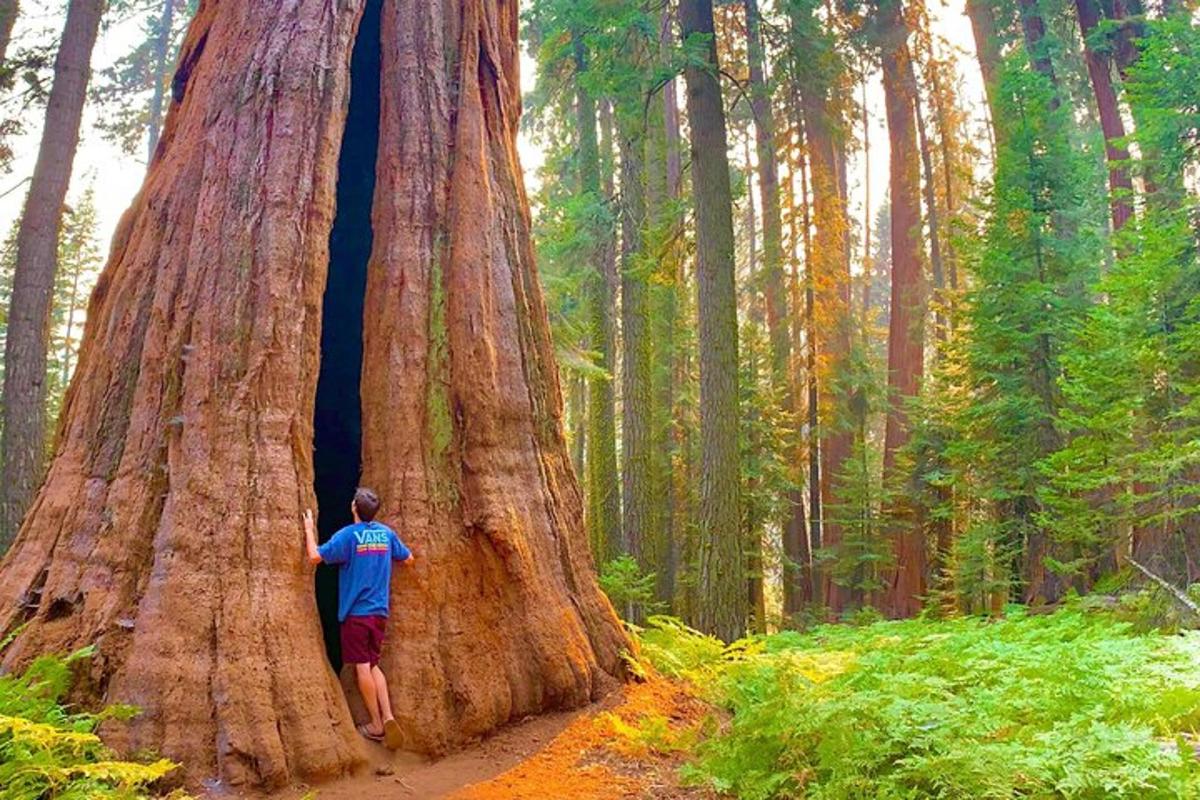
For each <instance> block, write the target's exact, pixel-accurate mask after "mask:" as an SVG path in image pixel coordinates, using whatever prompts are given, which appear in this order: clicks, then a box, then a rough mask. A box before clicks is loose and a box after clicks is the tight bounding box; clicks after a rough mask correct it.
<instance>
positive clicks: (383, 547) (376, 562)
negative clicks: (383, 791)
mask: <svg viewBox="0 0 1200 800" xmlns="http://www.w3.org/2000/svg"><path fill="white" fill-rule="evenodd" d="M378 511H379V497H378V496H377V495H376V494H375V492H373V491H371V490H370V489H366V488H359V489H358V490H357V491H355V493H354V500H353V501H352V502H351V503H350V513H351V514H353V515H354V524H353V525H348V526H346V527H345V528H342V529H341V530H340V531H338V532H337V533H335V534H334V535H333V536H332V538H330V540H329V541H327V542H326V543H325V544H323V545H321V546H319V547H318V546H317V535H316V531H315V530H314V528H313V515H312V511H305V512H304V538H305V543H306V544H307V546H308V560H309V561H310V562H311V563H313V564H319V563H321V562H322V561H323V562H325V563H326V564H336V565H337V566H338V622H339V623H340V624H341V638H342V660H343V661H345V662H346V663H347V664H353V665H354V675H355V677H356V678H357V679H358V690H359V692H361V693H362V699H363V703H364V704H366V707H367V712H368V713H369V714H370V715H371V721H370V722H368V723H367V724H365V725H359V726H358V732H359V733H361V734H362V735H363V736H365V737H367V738H368V739H370V740H371V741H373V742H384V744H386V745H387V747H388V748H389V749H392V750H396V749H398V748H399V747H400V738H401V737H400V726H399V725H398V724H397V723H396V718H395V717H393V716H392V702H391V699H390V698H389V697H388V687H387V679H386V678H385V677H384V676H383V670H381V669H379V655H380V652H381V651H382V649H383V634H384V629H385V628H386V627H387V616H388V601H389V599H390V591H389V590H390V585H391V577H392V561H393V560H396V561H399V562H400V563H402V564H406V565H411V564H412V563H413V561H414V558H413V554H412V552H411V551H410V550H409V549H408V548H407V547H405V546H404V542H402V541H400V537H398V536H397V535H396V533H395V531H393V530H392V529H391V528H389V527H387V526H386V525H383V524H382V523H379V522H376V521H375V514H376V513H378Z"/></svg>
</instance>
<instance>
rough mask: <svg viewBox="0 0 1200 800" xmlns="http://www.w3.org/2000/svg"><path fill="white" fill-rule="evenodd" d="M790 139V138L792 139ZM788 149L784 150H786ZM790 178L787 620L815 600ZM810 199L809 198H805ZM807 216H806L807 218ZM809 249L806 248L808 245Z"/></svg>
mask: <svg viewBox="0 0 1200 800" xmlns="http://www.w3.org/2000/svg"><path fill="white" fill-rule="evenodd" d="M789 141H790V139H789ZM786 152H788V151H786V150H785V153H786ZM794 157H795V158H796V159H803V157H804V155H803V152H797V153H796V154H795V156H794ZM787 163H788V166H789V169H788V178H787V181H786V182H785V183H784V184H783V185H784V187H785V192H786V196H787V205H788V214H787V220H788V229H789V231H790V232H791V237H790V242H789V246H788V248H787V252H788V253H789V254H790V259H791V265H792V268H791V274H790V276H789V281H788V287H789V292H790V295H791V303H790V306H791V313H790V314H789V319H790V321H791V337H792V341H791V358H790V359H789V360H790V362H791V363H790V369H789V370H788V377H789V381H790V386H789V391H788V395H789V398H790V399H789V402H790V412H791V413H790V415H789V416H790V418H791V419H792V420H793V427H794V428H795V431H794V432H793V434H792V439H793V443H792V457H791V463H792V469H793V471H794V475H795V488H793V489H791V490H789V491H788V497H787V500H788V508H789V510H790V512H791V513H789V514H788V518H787V521H786V522H785V523H784V529H783V557H784V561H783V613H784V619H785V620H791V619H793V618H794V617H795V615H796V614H798V613H800V611H801V610H803V608H804V606H805V604H806V603H809V602H811V601H812V599H813V585H812V552H811V550H810V542H809V538H808V537H809V531H808V520H807V518H806V516H805V513H804V489H803V485H804V466H803V465H804V439H805V437H804V432H803V430H802V428H803V426H802V425H801V419H802V410H803V408H804V380H803V375H802V374H801V367H800V353H801V351H802V350H803V347H804V340H803V337H804V318H803V317H802V316H801V309H802V308H803V307H804V301H803V299H802V297H801V291H800V266H799V259H798V258H797V254H798V253H799V252H800V251H801V244H800V242H801V240H802V239H803V240H804V241H805V242H807V239H808V232H807V230H805V231H804V232H803V233H801V232H800V227H801V224H802V221H801V216H800V213H799V211H798V210H797V208H796V169H795V161H788V162H787ZM804 202H805V203H807V202H808V198H804ZM806 218H807V217H806ZM805 250H807V248H805Z"/></svg>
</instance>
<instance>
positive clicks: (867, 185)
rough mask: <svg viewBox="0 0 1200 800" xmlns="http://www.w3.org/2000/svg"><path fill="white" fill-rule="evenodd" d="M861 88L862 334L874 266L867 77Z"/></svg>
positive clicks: (864, 77)
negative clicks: (872, 254)
mask: <svg viewBox="0 0 1200 800" xmlns="http://www.w3.org/2000/svg"><path fill="white" fill-rule="evenodd" d="M861 88H862V129H863V148H862V159H863V193H864V195H865V196H864V198H863V240H862V248H863V252H862V256H863V257H862V265H863V290H862V308H861V309H860V310H859V318H860V320H861V327H862V330H863V335H864V336H866V335H867V325H868V323H869V322H870V318H871V313H870V312H871V274H872V273H873V272H874V270H875V267H874V266H873V265H872V263H871V109H870V106H869V105H868V104H867V78H866V76H865V75H864V76H863V79H862V81H861Z"/></svg>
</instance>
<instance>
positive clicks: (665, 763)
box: [450, 678, 708, 800]
mask: <svg viewBox="0 0 1200 800" xmlns="http://www.w3.org/2000/svg"><path fill="white" fill-rule="evenodd" d="M707 716H708V710H707V708H706V707H705V706H703V704H701V703H700V702H699V701H697V700H696V699H695V698H694V697H692V696H691V695H690V694H688V693H687V692H685V691H684V690H683V689H682V688H681V687H680V686H679V685H677V684H675V683H672V682H670V681H667V680H664V679H661V678H653V679H651V680H650V681H648V682H646V683H640V684H634V685H632V686H630V687H628V688H627V689H626V690H625V692H624V696H623V697H622V699H621V700H620V702H619V703H618V704H617V705H616V706H615V708H613V709H612V711H610V712H606V713H593V714H588V715H586V716H582V717H579V718H578V719H576V720H575V721H574V722H572V723H571V724H570V725H569V726H568V727H567V728H566V730H564V731H563V732H562V733H560V734H559V735H558V736H557V737H555V738H554V740H553V741H552V742H550V744H549V745H548V746H547V747H546V748H545V749H543V750H542V751H541V752H539V753H537V754H536V755H535V756H533V757H532V758H529V759H527V760H525V761H523V762H521V763H520V764H518V765H517V766H515V767H513V768H512V769H510V770H508V771H507V772H505V773H504V774H502V775H499V776H497V777H495V778H493V779H491V780H489V781H486V782H483V783H477V784H475V785H473V786H468V787H466V788H465V789H462V790H461V791H458V792H455V793H454V794H452V795H450V800H549V799H550V798H572V799H573V800H615V798H656V800H657V799H659V798H700V797H705V796H707V795H706V794H705V793H703V792H700V791H698V790H694V789H693V790H689V789H684V788H683V787H680V786H679V783H678V780H677V777H676V772H677V767H678V766H679V763H680V756H679V755H678V754H673V753H672V752H670V750H671V744H670V743H671V742H672V741H679V740H680V738H681V737H685V736H688V735H694V734H695V733H696V732H698V730H699V728H700V726H701V725H702V723H703V721H704V719H705V717H707ZM651 727H653V730H654V734H653V735H652V736H650V737H644V736H639V735H637V734H636V733H633V731H637V730H647V729H650V728H651ZM664 749H665V750H666V752H664V751H663V750H664Z"/></svg>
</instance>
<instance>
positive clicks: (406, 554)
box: [392, 531, 417, 567]
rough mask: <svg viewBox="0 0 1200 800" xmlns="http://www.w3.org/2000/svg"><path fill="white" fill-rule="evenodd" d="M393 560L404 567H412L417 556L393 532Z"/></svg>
mask: <svg viewBox="0 0 1200 800" xmlns="http://www.w3.org/2000/svg"><path fill="white" fill-rule="evenodd" d="M392 558H393V559H395V560H396V561H399V562H400V563H401V564H402V565H403V566H406V567H411V566H412V565H413V562H414V561H416V560H417V559H416V556H414V555H413V552H412V550H410V549H408V546H407V545H405V544H404V542H402V541H401V540H400V537H399V536H397V535H396V532H395V531H392Z"/></svg>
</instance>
